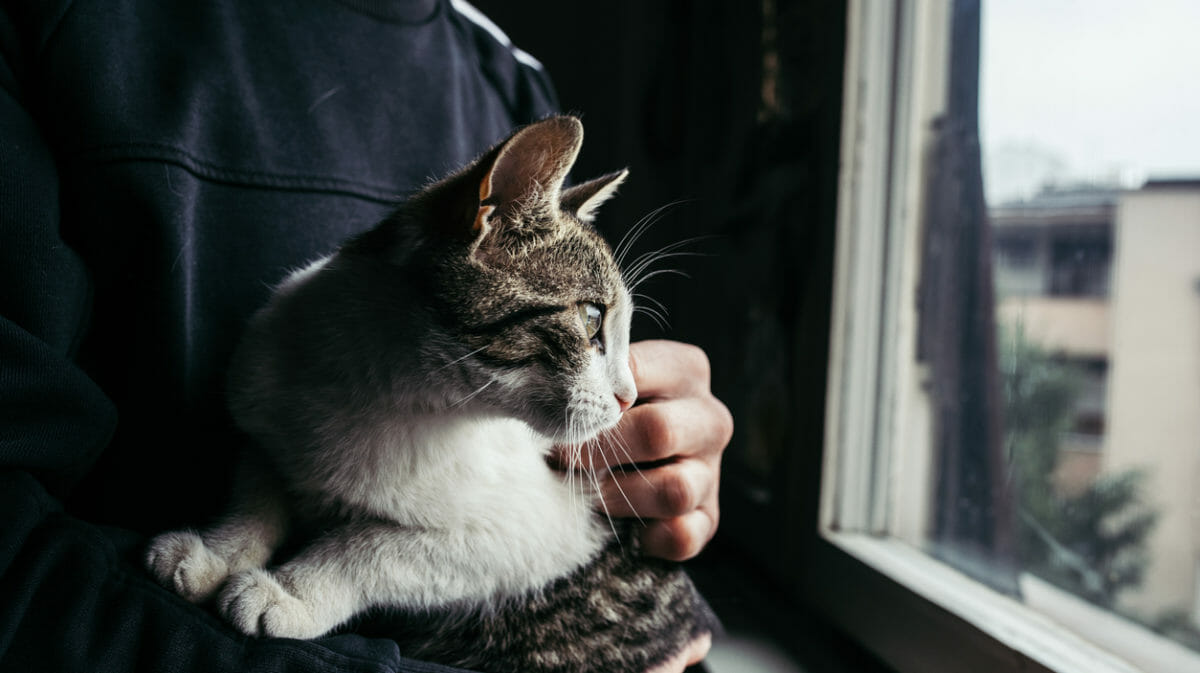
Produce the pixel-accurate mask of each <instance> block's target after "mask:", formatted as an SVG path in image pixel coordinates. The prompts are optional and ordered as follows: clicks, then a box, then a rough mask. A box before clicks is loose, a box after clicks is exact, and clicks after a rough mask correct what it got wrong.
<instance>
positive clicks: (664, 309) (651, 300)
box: [631, 292, 670, 317]
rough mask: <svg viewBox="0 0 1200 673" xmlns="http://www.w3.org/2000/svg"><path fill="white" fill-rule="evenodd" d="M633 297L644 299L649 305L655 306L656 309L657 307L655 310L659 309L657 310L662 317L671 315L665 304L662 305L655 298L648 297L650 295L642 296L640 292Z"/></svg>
mask: <svg viewBox="0 0 1200 673" xmlns="http://www.w3.org/2000/svg"><path fill="white" fill-rule="evenodd" d="M631 296H632V297H633V298H634V299H642V300H644V301H646V302H649V303H651V304H654V307H655V308H657V309H658V310H659V311H660V314H661V315H662V316H664V317H665V316H667V315H669V314H670V311H668V310H667V307H666V306H663V303H662V302H661V301H659V300H657V299H655V298H654V297H651V296H650V295H648V294H642V293H641V292H638V293H636V294H633V295H631Z"/></svg>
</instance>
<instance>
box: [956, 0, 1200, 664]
mask: <svg viewBox="0 0 1200 673" xmlns="http://www.w3.org/2000/svg"><path fill="white" fill-rule="evenodd" d="M1198 25H1200V3H1195V2H1192V1H1191V0H1180V1H1167V0H1158V1H1156V2H1152V3H1128V2H1118V1H1109V0H1103V1H1101V0H1094V1H1093V0H1089V1H1088V2H1066V1H1057V2H1045V1H1044V0H1004V1H1003V2H985V3H984V6H983V13H982V23H981V45H982V49H981V64H980V73H979V77H980V107H979V113H980V140H981V148H982V172H983V185H984V193H985V199H986V209H987V227H988V229H989V232H988V233H989V234H990V240H991V248H990V249H991V260H990V261H991V265H992V269H991V275H992V281H993V289H994V294H993V297H994V302H995V306H994V310H995V314H994V315H995V331H996V342H995V358H996V360H995V362H996V368H997V383H998V387H999V389H1000V392H1001V394H1000V396H999V399H998V400H997V402H998V405H999V408H997V409H994V410H993V411H995V412H997V416H998V417H999V418H1000V419H1001V421H1000V428H1001V439H1000V442H1001V446H1002V456H1003V457H1004V458H1005V460H1006V461H1007V462H1008V468H1007V470H1006V471H1005V474H1006V478H1007V479H1008V480H1010V482H1009V483H1011V487H1010V489H1011V490H1010V496H1011V509H1012V520H1011V521H1012V527H1013V528H1012V530H1013V536H1012V544H1011V547H1009V550H1010V553H1011V559H1010V562H1011V563H1012V566H1013V570H1014V572H1015V574H1016V580H1017V590H1016V593H1017V595H1019V596H1021V597H1023V598H1024V599H1025V600H1026V601H1027V602H1031V603H1033V602H1037V603H1039V605H1038V606H1037V607H1039V608H1040V609H1042V610H1044V611H1047V612H1049V613H1051V615H1052V616H1055V617H1057V618H1059V619H1061V620H1062V621H1065V622H1068V623H1074V622H1077V621H1086V620H1084V619H1083V618H1084V616H1085V615H1087V614H1089V610H1091V609H1092V608H1096V607H1099V608H1102V609H1103V610H1105V611H1107V612H1109V613H1112V614H1115V615H1119V616H1121V617H1122V618H1124V619H1126V620H1129V621H1131V622H1134V623H1137V624H1140V625H1142V627H1144V628H1146V629H1148V630H1150V631H1153V632H1157V633H1159V634H1162V635H1165V636H1167V637H1169V638H1171V639H1173V640H1174V641H1176V642H1177V643H1180V644H1183V645H1185V646H1188V647H1191V648H1195V649H1197V650H1200V604H1198V603H1197V599H1198V596H1200V586H1198V585H1197V582H1198V577H1197V574H1198V573H1197V571H1196V568H1197V567H1200V130H1197V124H1196V120H1197V119H1200V87H1197V86H1196V85H1195V82H1196V77H1197V72H1200V40H1196V38H1195V27H1196V26H1198ZM981 352H982V351H981ZM981 381H984V382H985V383H986V379H981ZM958 446H959V448H960V449H961V450H962V451H963V452H964V453H963V454H962V455H960V456H958V459H959V460H969V459H970V458H969V455H968V454H969V450H968V449H967V448H966V447H967V446H968V445H967V444H965V443H964V444H959V445H958ZM942 483H943V484H945V483H946V482H945V480H943V482H942ZM991 485H992V486H995V483H993V484H991ZM957 486H958V487H960V488H966V487H967V485H965V484H961V483H960V484H957ZM942 502H945V499H942ZM942 516H945V514H944V513H943V514H942ZM1075 599H1081V600H1075ZM1091 635H1093V636H1094V637H1097V638H1103V637H1104V636H1103V634H1091Z"/></svg>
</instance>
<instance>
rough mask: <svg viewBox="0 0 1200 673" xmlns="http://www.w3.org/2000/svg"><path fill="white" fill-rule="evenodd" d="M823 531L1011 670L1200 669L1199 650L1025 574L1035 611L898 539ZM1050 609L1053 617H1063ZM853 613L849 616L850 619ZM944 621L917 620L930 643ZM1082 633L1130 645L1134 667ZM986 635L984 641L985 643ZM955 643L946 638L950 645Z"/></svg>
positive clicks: (1113, 672) (1108, 672)
mask: <svg viewBox="0 0 1200 673" xmlns="http://www.w3.org/2000/svg"><path fill="white" fill-rule="evenodd" d="M826 537H827V539H828V540H829V541H830V542H831V543H832V544H833V545H834V546H836V547H837V548H839V549H840V550H842V551H844V552H845V553H847V554H849V555H851V556H853V557H854V558H856V559H858V560H859V561H862V562H863V563H865V564H867V565H868V566H870V567H871V568H873V569H875V570H876V571H878V572H879V573H881V574H882V575H883V576H885V577H886V578H889V579H890V580H892V581H894V582H896V583H898V584H899V585H901V586H903V587H905V588H907V589H908V591H909V592H911V593H909V594H908V595H910V596H912V602H913V603H914V604H915V603H916V602H917V601H919V600H921V599H924V600H927V601H929V602H931V603H933V604H934V605H936V606H938V607H940V608H942V609H943V610H945V611H946V612H947V613H949V615H950V616H952V617H953V618H956V619H957V620H961V621H963V622H967V623H969V624H972V625H974V627H975V628H977V629H978V630H979V631H981V632H982V633H983V634H984V635H985V636H986V638H985V639H984V642H982V643H981V642H979V641H976V642H975V643H974V646H976V647H989V646H990V647H994V648H995V650H996V652H995V653H994V655H993V658H994V659H996V660H998V661H1012V662H1013V666H1012V670H1025V667H1024V666H1023V665H1022V664H1021V661H1020V660H1023V659H1029V660H1032V661H1033V662H1036V663H1037V664H1039V665H1040V666H1043V667H1045V668H1048V669H1050V670H1053V671H1059V672H1061V673H1076V672H1078V673H1136V672H1138V671H1159V670H1171V671H1182V670H1200V669H1197V666H1198V664H1200V655H1196V654H1195V653H1193V652H1191V651H1190V650H1187V649H1186V648H1183V647H1181V646H1179V645H1178V644H1176V643H1174V642H1173V641H1170V640H1168V639H1166V638H1162V637H1161V636H1158V635H1156V634H1154V633H1151V632H1149V631H1147V630H1146V629H1144V628H1142V627H1140V626H1137V625H1135V624H1133V623H1131V622H1127V621H1125V620H1123V619H1121V618H1119V617H1116V616H1114V615H1112V614H1110V613H1107V612H1105V611H1103V610H1100V609H1099V608H1095V607H1092V606H1090V605H1087V604H1086V603H1084V604H1083V606H1080V605H1078V604H1079V603H1083V602H1082V601H1079V600H1078V599H1075V598H1074V597H1072V596H1070V595H1069V594H1066V593H1065V592H1062V591H1060V590H1058V589H1056V588H1054V587H1051V586H1050V585H1047V584H1046V583H1044V582H1040V581H1038V580H1031V579H1030V578H1027V577H1023V578H1022V579H1021V586H1022V589H1023V591H1024V592H1025V593H1026V599H1027V600H1028V601H1029V602H1030V604H1032V605H1034V606H1036V607H1037V609H1038V610H1040V611H1042V612H1038V611H1035V610H1033V609H1030V606H1029V605H1026V604H1023V603H1021V602H1019V601H1017V600H1015V599H1013V598H1010V597H1008V596H1004V595H1001V594H998V593H996V592H994V591H992V590H990V589H988V588H987V587H985V586H983V585H982V584H979V583H978V582H976V581H975V580H972V579H971V578H969V577H967V576H966V575H964V574H962V573H960V572H958V571H957V570H954V569H953V568H951V567H949V566H947V565H945V564H943V563H941V562H939V561H937V560H935V559H933V558H931V557H929V556H927V555H926V554H924V553H922V552H921V551H919V550H917V549H914V548H913V547H911V546H909V545H907V544H904V543H902V542H900V541H897V540H894V539H888V538H878V537H873V536H868V535H862V534H852V533H833V534H829V535H827V536H826ZM1089 610H1090V611H1089ZM886 611H888V612H890V613H893V614H895V615H897V616H900V618H903V617H902V616H903V615H904V614H905V613H906V612H907V610H906V606H904V605H892V606H887V608H886ZM921 613H922V611H920V610H912V611H911V614H913V615H914V616H918V615H920V614H921ZM1049 615H1053V616H1054V617H1057V618H1058V619H1059V620H1061V623H1060V621H1056V620H1055V619H1052V618H1051V617H1050V616H1049ZM853 618H854V617H853V615H851V616H850V618H849V619H850V620H853ZM1101 618H1103V621H1101ZM1064 625H1067V626H1070V627H1071V628H1072V629H1078V631H1079V632H1078V633H1077V632H1076V631H1074V630H1069V629H1068V628H1066V626H1064ZM1085 625H1090V626H1085ZM911 626H912V625H910V628H911ZM944 627H945V624H941V623H937V621H936V620H931V622H930V623H928V624H923V625H918V626H917V628H918V629H920V628H927V629H928V630H929V631H931V632H932V633H931V635H930V639H931V640H933V641H936V634H938V633H942V634H944V633H946V631H945V629H944ZM1081 633H1082V634H1084V635H1091V636H1092V637H1093V638H1096V639H1097V640H1098V641H1103V642H1105V643H1109V644H1115V643H1119V642H1124V643H1128V644H1130V646H1131V647H1133V648H1135V649H1134V654H1135V656H1136V665H1135V663H1133V660H1134V657H1130V658H1129V659H1126V658H1123V657H1120V656H1117V655H1115V654H1113V653H1112V652H1109V651H1107V650H1104V649H1102V648H1100V647H1098V646H1097V645H1096V644H1094V643H1093V642H1092V641H1089V640H1086V639H1085V638H1084V637H1081V635H1080V634H1081ZM922 640H924V639H922ZM989 640H990V642H991V644H990V645H988V644H987V642H986V641H989ZM960 645H961V644H955V645H951V644H950V643H947V646H948V649H949V650H953V649H954V647H957V646H960ZM920 656H921V655H917V658H920ZM942 663H946V662H944V661H943V662H942ZM944 670H957V669H956V667H955V666H954V665H953V664H947V665H946V666H945V668H944Z"/></svg>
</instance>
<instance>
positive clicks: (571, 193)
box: [559, 168, 629, 224]
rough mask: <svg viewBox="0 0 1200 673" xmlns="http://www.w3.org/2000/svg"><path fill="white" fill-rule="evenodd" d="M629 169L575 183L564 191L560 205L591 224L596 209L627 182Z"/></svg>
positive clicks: (564, 210)
mask: <svg viewBox="0 0 1200 673" xmlns="http://www.w3.org/2000/svg"><path fill="white" fill-rule="evenodd" d="M628 176H629V169H628V168H623V169H621V170H619V171H616V172H615V173H609V174H608V175H602V176H600V177H598V178H596V179H594V180H588V181H587V182H585V183H583V184H580V185H575V186H574V187H571V188H570V189H567V190H566V191H564V192H563V193H562V198H561V199H559V207H560V208H562V211H563V212H565V213H571V214H572V215H574V216H575V217H577V218H579V220H580V221H581V222H587V223H588V224H591V223H592V222H593V221H594V220H595V219H596V209H598V208H599V207H600V205H601V204H603V203H604V202H605V201H607V200H609V199H611V198H612V197H613V195H614V194H616V193H617V187H620V186H621V183H622V182H625V178H626V177H628Z"/></svg>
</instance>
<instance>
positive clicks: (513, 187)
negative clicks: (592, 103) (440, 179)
mask: <svg viewBox="0 0 1200 673" xmlns="http://www.w3.org/2000/svg"><path fill="white" fill-rule="evenodd" d="M582 144H583V124H580V123H579V120H578V119H576V118H574V117H551V118H549V119H545V120H543V121H540V122H537V123H536V124H531V125H529V126H526V127H525V128H523V129H521V130H520V131H517V132H516V133H514V134H513V135H512V137H510V138H509V139H508V140H507V141H505V142H504V144H503V145H501V147H500V148H499V150H498V151H496V152H495V154H494V156H495V158H494V159H492V160H491V162H490V165H488V166H487V170H486V171H485V172H484V174H483V177H482V178H481V179H480V181H479V211H478V213H476V215H475V222H474V224H473V226H472V230H473V233H474V235H475V236H476V239H477V240H481V239H483V238H484V237H485V236H487V235H488V232H489V231H490V230H491V229H492V228H493V227H494V226H495V225H496V223H497V222H498V221H504V220H506V219H509V218H512V217H513V216H514V215H516V214H518V213H520V212H536V211H538V210H542V209H545V208H548V207H555V208H557V207H558V200H559V196H560V194H561V193H562V184H563V180H565V179H566V177H567V173H568V172H569V171H570V170H571V166H572V165H573V164H574V163H575V157H576V156H578V155H579V147H580V145H582Z"/></svg>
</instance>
